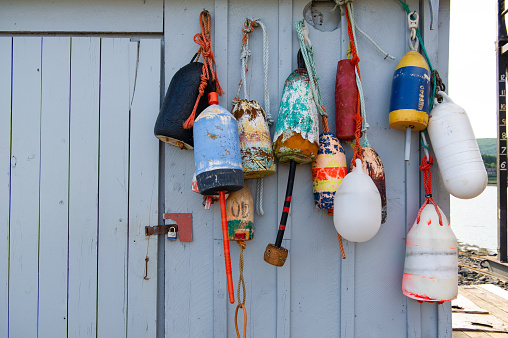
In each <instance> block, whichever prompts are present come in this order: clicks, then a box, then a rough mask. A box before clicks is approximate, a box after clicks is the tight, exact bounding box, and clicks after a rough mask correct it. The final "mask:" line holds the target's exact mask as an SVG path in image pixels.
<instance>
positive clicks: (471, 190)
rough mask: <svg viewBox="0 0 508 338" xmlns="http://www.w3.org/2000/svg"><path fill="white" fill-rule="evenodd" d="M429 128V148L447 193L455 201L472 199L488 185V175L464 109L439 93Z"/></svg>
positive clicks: (431, 114)
mask: <svg viewBox="0 0 508 338" xmlns="http://www.w3.org/2000/svg"><path fill="white" fill-rule="evenodd" d="M438 94H439V95H441V96H442V97H443V101H442V102H441V103H438V102H437V100H435V101H436V103H435V106H434V109H432V111H431V112H430V120H429V126H428V129H427V130H428V132H429V137H430V140H431V142H432V149H433V150H434V153H435V155H436V161H437V163H438V166H439V172H440V173H441V177H442V178H443V182H444V186H445V188H446V190H447V191H448V192H449V193H450V194H452V195H453V196H455V197H458V198H473V197H476V196H478V195H480V194H481V193H482V192H483V191H484V190H485V187H486V186H487V181H488V176H487V171H486V170H485V165H484V164H483V159H482V155H481V153H480V149H479V148H478V143H477V142H476V138H475V136H474V132H473V128H472V127H471V123H470V122H469V118H468V116H467V113H466V112H465V110H464V109H463V108H461V107H459V106H458V105H456V104H455V103H454V102H453V101H452V100H451V99H450V98H449V97H448V95H446V94H445V93H444V92H438Z"/></svg>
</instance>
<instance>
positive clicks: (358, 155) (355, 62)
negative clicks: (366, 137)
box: [345, 6, 363, 166]
mask: <svg viewBox="0 0 508 338" xmlns="http://www.w3.org/2000/svg"><path fill="white" fill-rule="evenodd" d="M345 8H346V18H347V23H348V27H347V32H348V36H349V48H350V49H351V54H352V58H351V63H352V64H353V65H354V66H355V68H356V71H357V72H358V77H359V78H360V79H361V78H362V77H361V75H360V67H359V66H358V63H359V62H360V58H359V57H358V53H357V50H356V46H355V40H354V36H353V27H352V26H351V20H350V19H349V9H348V6H345ZM361 112H362V107H361V99H360V92H359V91H358V99H357V104H356V115H355V122H356V129H355V145H354V147H353V149H354V154H353V159H352V162H353V165H354V166H356V159H357V158H359V159H360V160H361V161H362V162H363V159H362V146H361V145H360V137H361V136H362V120H363V117H362V114H361Z"/></svg>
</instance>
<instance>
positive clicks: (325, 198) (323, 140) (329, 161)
mask: <svg viewBox="0 0 508 338" xmlns="http://www.w3.org/2000/svg"><path fill="white" fill-rule="evenodd" d="M346 174H347V166H346V153H345V152H344V148H343V147H342V145H341V144H340V142H339V140H338V139H337V138H336V137H335V135H333V134H332V133H323V134H321V136H320V137H319V152H318V155H317V156H316V158H315V159H314V161H312V188H313V189H312V190H313V191H314V202H315V203H316V208H318V209H326V210H330V209H333V202H334V199H335V192H336V191H337V188H338V187H339V185H340V183H341V182H342V179H343V178H344V177H345V176H346Z"/></svg>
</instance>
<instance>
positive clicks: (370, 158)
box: [349, 146, 388, 224]
mask: <svg viewBox="0 0 508 338" xmlns="http://www.w3.org/2000/svg"><path fill="white" fill-rule="evenodd" d="M362 160H363V161H362V169H363V171H364V172H365V173H366V174H367V175H369V176H370V178H372V181H373V182H374V184H375V185H376V187H377V189H378V190H379V195H380V196H381V224H384V223H385V222H386V217H387V214H388V210H387V209H388V208H387V206H386V182H385V168H384V166H383V162H382V161H381V157H379V155H378V153H377V152H376V151H375V150H374V148H372V147H370V146H369V147H362ZM349 169H350V170H353V162H351V165H350V166H349Z"/></svg>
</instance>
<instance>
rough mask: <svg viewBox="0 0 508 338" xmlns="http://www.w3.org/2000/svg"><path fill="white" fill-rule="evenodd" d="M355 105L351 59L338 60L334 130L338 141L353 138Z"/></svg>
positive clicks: (354, 80) (356, 94) (354, 78)
mask: <svg viewBox="0 0 508 338" xmlns="http://www.w3.org/2000/svg"><path fill="white" fill-rule="evenodd" d="M357 104H358V87H357V86H356V74H355V65H354V64H353V62H352V61H351V59H346V60H340V61H339V62H338V63H337V76H336V80H335V128H336V131H337V138H338V139H340V140H348V141H349V140H352V139H354V138H355V130H356V121H355V115H356V109H357Z"/></svg>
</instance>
